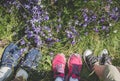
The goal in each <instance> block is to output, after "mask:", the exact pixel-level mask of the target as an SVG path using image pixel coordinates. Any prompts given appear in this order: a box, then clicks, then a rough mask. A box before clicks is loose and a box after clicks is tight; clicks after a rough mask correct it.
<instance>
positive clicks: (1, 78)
mask: <svg viewBox="0 0 120 81" xmlns="http://www.w3.org/2000/svg"><path fill="white" fill-rule="evenodd" d="M11 74H12V69H11V68H9V67H5V66H4V67H1V68H0V81H5V80H6V79H8V78H9V77H10V76H11Z"/></svg>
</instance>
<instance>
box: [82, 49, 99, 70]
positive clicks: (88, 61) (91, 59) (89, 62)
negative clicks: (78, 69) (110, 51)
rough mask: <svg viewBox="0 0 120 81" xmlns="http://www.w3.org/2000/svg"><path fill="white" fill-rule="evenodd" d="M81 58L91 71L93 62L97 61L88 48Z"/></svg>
mask: <svg viewBox="0 0 120 81" xmlns="http://www.w3.org/2000/svg"><path fill="white" fill-rule="evenodd" d="M83 59H84V61H85V64H86V66H87V68H88V69H89V70H90V71H92V70H93V66H94V64H95V63H97V62H98V59H97V57H95V56H93V52H92V51H91V50H89V49H87V50H86V51H85V52H84V54H83Z"/></svg>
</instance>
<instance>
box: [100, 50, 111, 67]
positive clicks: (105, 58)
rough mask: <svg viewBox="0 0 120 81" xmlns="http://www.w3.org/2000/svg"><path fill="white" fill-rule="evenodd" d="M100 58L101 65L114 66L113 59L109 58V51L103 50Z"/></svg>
mask: <svg viewBox="0 0 120 81" xmlns="http://www.w3.org/2000/svg"><path fill="white" fill-rule="evenodd" d="M98 57H99V63H100V65H107V64H112V62H111V61H112V59H111V57H110V56H109V53H108V50H107V49H104V50H102V52H101V54H100V56H98Z"/></svg>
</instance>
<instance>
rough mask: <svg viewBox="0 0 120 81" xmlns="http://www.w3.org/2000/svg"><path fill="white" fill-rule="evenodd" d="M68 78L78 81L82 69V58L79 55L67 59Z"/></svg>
mask: <svg viewBox="0 0 120 81" xmlns="http://www.w3.org/2000/svg"><path fill="white" fill-rule="evenodd" d="M68 69H69V73H68V78H70V77H72V78H77V79H80V71H81V69H82V58H81V56H80V55H79V54H72V55H71V56H70V57H69V59H68Z"/></svg>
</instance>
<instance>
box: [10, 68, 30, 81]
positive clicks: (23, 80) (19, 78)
mask: <svg viewBox="0 0 120 81" xmlns="http://www.w3.org/2000/svg"><path fill="white" fill-rule="evenodd" d="M27 79H28V73H27V72H26V71H25V70H24V69H22V68H20V69H19V70H18V72H17V74H16V76H15V79H14V80H12V81H27Z"/></svg>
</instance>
